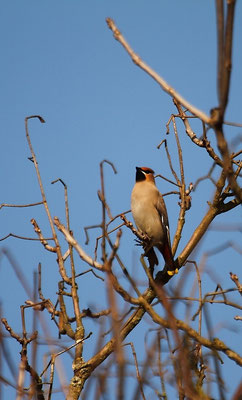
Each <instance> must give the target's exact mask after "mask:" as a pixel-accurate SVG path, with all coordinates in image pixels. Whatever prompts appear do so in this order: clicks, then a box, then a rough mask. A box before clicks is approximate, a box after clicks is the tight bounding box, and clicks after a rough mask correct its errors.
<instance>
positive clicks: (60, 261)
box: [25, 115, 71, 285]
mask: <svg viewBox="0 0 242 400" xmlns="http://www.w3.org/2000/svg"><path fill="white" fill-rule="evenodd" d="M32 118H38V119H39V121H40V122H41V123H45V120H44V119H43V118H42V117H41V116H40V115H31V116H29V117H26V118H25V132H26V138H27V142H28V145H29V149H30V152H31V156H32V159H33V162H34V166H35V170H36V174H37V178H38V183H39V187H40V192H41V196H42V200H43V203H44V207H45V211H46V214H47V217H48V220H49V224H50V227H51V231H52V235H53V239H54V241H55V245H56V253H57V262H58V265H59V272H60V275H61V277H62V279H63V280H64V281H65V282H66V283H67V284H69V285H70V284H71V281H70V279H69V278H68V276H67V275H66V270H65V266H64V261H63V257H62V254H61V247H60V244H59V241H58V238H57V235H56V231H55V227H54V224H53V221H52V218H51V215H50V210H49V207H48V203H47V200H46V196H45V192H44V187H43V184H42V180H41V176H40V172H39V166H38V162H37V159H36V156H35V153H34V149H33V146H32V143H31V140H30V136H29V129H28V120H29V119H32Z"/></svg>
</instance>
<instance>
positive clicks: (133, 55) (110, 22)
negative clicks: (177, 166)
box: [106, 18, 210, 124]
mask: <svg viewBox="0 0 242 400" xmlns="http://www.w3.org/2000/svg"><path fill="white" fill-rule="evenodd" d="M106 22H107V25H108V27H109V28H110V29H111V31H112V32H113V35H114V38H115V39H116V40H118V41H119V43H121V45H122V46H123V47H124V49H125V50H126V51H127V53H128V54H129V56H130V57H131V59H132V61H133V62H134V64H135V65H137V66H138V67H140V68H141V69H143V70H144V71H145V72H146V73H147V74H148V75H150V76H151V78H153V79H154V80H155V81H156V82H157V83H158V84H159V85H160V86H161V88H162V89H163V90H164V91H165V92H166V93H168V94H169V95H170V96H171V97H174V98H176V99H177V100H178V101H179V102H180V103H181V104H182V105H183V106H184V107H185V108H187V109H188V110H189V111H190V112H191V113H192V114H194V115H196V116H197V117H198V118H200V119H201V120H202V121H204V122H205V123H206V124H209V123H210V118H209V116H208V115H206V114H205V113H204V112H202V111H201V110H199V109H198V108H196V107H194V106H193V105H192V104H190V103H189V102H188V101H187V100H185V99H184V98H183V97H182V96H181V95H180V94H179V93H178V92H177V91H176V90H175V89H174V88H172V87H171V86H170V85H168V83H167V82H166V81H165V80H164V79H163V78H162V77H161V76H160V75H159V74H157V73H156V72H155V71H154V70H153V69H151V68H150V67H149V66H148V65H147V64H146V63H145V62H144V61H142V60H141V58H140V57H139V56H138V55H137V54H136V53H135V52H134V51H133V49H132V48H131V47H130V45H129V44H128V43H127V41H126V40H125V39H124V37H123V36H122V34H121V32H120V31H119V30H118V28H117V27H116V25H115V23H114V21H113V20H112V19H111V18H107V19H106Z"/></svg>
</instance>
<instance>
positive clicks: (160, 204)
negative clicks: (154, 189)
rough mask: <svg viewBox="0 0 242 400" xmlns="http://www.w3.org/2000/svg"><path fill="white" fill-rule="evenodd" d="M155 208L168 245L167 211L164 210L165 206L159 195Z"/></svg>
mask: <svg viewBox="0 0 242 400" xmlns="http://www.w3.org/2000/svg"><path fill="white" fill-rule="evenodd" d="M156 208H157V211H158V214H159V217H160V220H161V223H162V226H163V227H164V228H165V230H164V233H165V235H166V236H167V240H168V243H169V245H170V243H171V239H170V229H169V221H168V215H167V210H166V205H165V202H164V199H163V197H162V195H161V194H160V193H159V197H158V200H157V204H156Z"/></svg>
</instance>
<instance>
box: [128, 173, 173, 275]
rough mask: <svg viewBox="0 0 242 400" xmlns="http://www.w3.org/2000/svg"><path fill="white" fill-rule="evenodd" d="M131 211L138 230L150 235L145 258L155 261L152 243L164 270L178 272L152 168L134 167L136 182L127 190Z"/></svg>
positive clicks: (164, 208) (170, 272)
mask: <svg viewBox="0 0 242 400" xmlns="http://www.w3.org/2000/svg"><path fill="white" fill-rule="evenodd" d="M131 211H132V214H133V218H134V221H135V224H136V226H137V228H138V230H139V231H140V232H142V233H143V234H146V235H147V236H148V237H149V238H150V241H151V242H150V246H149V248H148V249H145V250H146V251H145V254H146V256H147V257H148V259H149V261H151V263H152V264H153V265H152V267H153V266H154V265H158V259H157V256H156V254H155V252H154V249H153V246H154V247H156V248H157V249H158V250H159V251H160V252H161V254H162V255H163V258H164V260H165V263H166V267H167V273H168V274H169V275H174V274H175V273H177V272H178V270H177V268H176V266H175V264H174V259H173V256H172V251H171V243H170V233H169V222H168V216H167V210H166V205H165V202H164V199H163V197H162V195H161V193H160V192H159V190H158V189H157V187H156V185H155V178H154V171H153V170H152V169H150V168H147V167H136V183H135V185H134V188H133V191H132V194H131Z"/></svg>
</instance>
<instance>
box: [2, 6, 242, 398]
mask: <svg viewBox="0 0 242 400" xmlns="http://www.w3.org/2000/svg"><path fill="white" fill-rule="evenodd" d="M241 12H242V5H241V2H238V4H237V8H236V18H235V41H234V57H233V71H232V80H231V96H230V102H229V106H228V109H227V114H226V119H227V120H229V121H235V122H240V123H241V122H242V121H241V115H242V114H241V111H242V109H241V108H242V105H241V87H242V78H241V63H242V59H241V57H242V56H241V55H242V44H241V35H242V27H241V23H240V20H239V16H240V15H241ZM106 17H111V18H113V19H114V20H115V22H116V24H117V26H118V28H119V29H120V30H121V32H122V33H123V35H124V36H125V38H126V39H127V40H128V42H129V43H130V45H131V46H132V47H133V49H134V50H135V51H136V52H137V53H138V54H139V55H140V57H141V58H142V59H143V60H144V61H145V62H147V63H148V64H149V65H150V66H151V67H152V68H154V69H155V70H156V71H157V72H159V73H160V74H161V76H162V77H163V78H165V79H166V80H167V81H168V82H169V83H170V84H171V85H172V86H173V87H174V88H176V90H178V91H179V92H180V93H181V94H182V95H183V96H184V97H185V98H186V99H187V100H188V101H190V102H191V103H192V104H194V105H196V106H197V107H198V108H201V109H202V110H203V111H205V112H206V113H207V114H208V113H209V110H210V109H211V108H212V107H214V106H216V105H217V95H216V21H215V6H214V2H212V1H211V0H203V1H193V0H187V1H185V2H181V1H179V0H170V1H169V2H168V1H161V0H160V1H158V0H153V1H152V2H148V1H144V0H139V1H138V0H136V1H135V0H133V1H127V0H124V1H122V2H117V1H107V0H103V1H98V0H93V1H88V2H87V1H77V0H72V1H64V0H58V1H57V0H52V1H51V2H50V1H46V0H43V1H41V2H38V1H26V0H22V1H21V2H19V1H3V0H2V1H1V13H0V48H1V67H0V71H1V74H0V87H1V93H0V119H1V131H2V134H1V135H2V136H1V137H2V146H1V171H0V176H1V200H0V202H1V203H14V204H25V203H31V202H36V201H40V200H41V198H40V192H39V187H38V183H37V179H36V175H35V171H34V167H33V164H32V163H31V162H29V161H28V159H27V158H28V157H29V156H30V152H29V149H28V147H27V142H26V139H25V130H24V118H25V117H26V116H28V115H32V114H40V115H41V116H42V117H43V118H44V119H45V120H46V124H40V123H39V121H38V120H32V121H30V122H29V128H30V134H31V140H32V143H33V146H34V149H35V152H36V155H37V158H38V162H39V167H40V171H41V175H42V178H43V183H44V185H45V190H46V195H47V199H48V201H49V205H50V209H51V212H52V215H53V216H54V215H57V216H59V217H60V219H61V220H62V221H64V197H63V189H62V187H61V185H60V184H55V185H51V183H50V182H51V181H52V180H54V179H57V178H59V177H60V178H62V179H63V180H64V181H65V183H66V184H67V185H68V191H69V204H70V210H71V227H72V229H73V231H74V233H75V235H76V237H77V238H78V240H79V241H80V243H81V244H82V245H83V246H84V241H85V239H84V233H83V227H84V226H86V225H92V224H97V223H99V222H101V206H100V203H99V201H98V198H97V190H98V189H99V188H100V173H99V163H100V161H102V160H103V159H108V160H110V161H111V162H113V163H114V164H115V167H116V168H117V171H118V174H117V175H114V174H113V172H112V170H111V168H110V167H109V166H108V165H105V181H106V194H107V200H108V203H109V205H110V207H111V210H112V214H113V215H116V214H118V213H120V212H122V211H125V210H128V209H129V208H130V193H131V190H132V186H133V183H134V176H135V166H136V165H139V166H142V165H145V166H150V167H152V168H153V169H154V170H155V171H156V172H157V173H161V174H162V175H165V176H167V177H168V178H171V179H172V176H171V173H170V171H169V168H168V163H167V160H166V158H165V152H164V149H161V150H157V148H156V146H157V145H158V143H159V142H160V141H161V140H162V139H163V138H164V137H165V132H166V130H165V124H166V123H167V121H168V119H169V116H170V114H171V113H174V112H176V110H175V109H174V106H173V103H172V100H171V99H170V98H169V97H168V95H167V94H165V93H164V92H163V91H162V90H161V89H160V87H159V86H158V85H157V84H156V83H155V82H154V81H153V80H151V78H150V77H148V76H147V75H146V74H145V73H144V72H143V71H141V70H139V69H138V68H137V67H136V66H135V65H134V64H133V63H132V62H131V60H130V58H129V57H128V55H127V54H126V53H125V51H124V49H123V48H122V47H121V45H120V44H119V43H118V42H117V41H116V40H114V38H113V36H112V33H111V31H110V30H109V29H108V27H107V25H106V22H105V18H106ZM178 126H179V129H180V132H181V134H180V139H181V143H182V146H183V156H184V160H185V161H184V164H185V173H186V182H187V183H189V182H194V181H195V180H196V179H197V178H198V177H199V176H201V175H204V174H206V173H207V172H208V169H209V167H210V165H211V163H210V161H208V157H207V155H206V154H205V153H204V152H203V151H202V150H201V149H198V148H196V147H194V145H192V144H191V143H190V141H189V139H188V138H187V137H186V136H185V132H184V131H183V129H182V125H181V124H178ZM194 126H195V129H197V131H199V130H200V132H202V130H201V125H200V124H199V123H194ZM171 131H172V130H171ZM238 134H241V129H238V128H226V135H227V138H228V140H229V142H230V143H233V141H234V140H235V139H236V137H237V136H238ZM210 140H211V142H212V143H214V138H213V136H212V134H211V137H210ZM168 143H169V146H170V149H171V152H173V155H174V163H175V166H177V165H178V164H177V162H176V161H175V159H176V152H175V150H174V146H175V144H174V143H175V142H174V137H173V135H172V133H171V134H170V136H169V137H168ZM231 146H232V145H231ZM231 148H233V149H234V147H231ZM237 149H238V147H237ZM157 184H158V186H159V189H160V191H161V192H163V193H164V192H167V191H170V190H172V189H173V188H171V187H170V185H169V184H167V183H166V182H164V181H161V180H158V183H157ZM212 193H213V186H212V184H211V183H208V182H206V183H202V184H201V185H200V187H199V189H198V190H197V191H196V192H195V193H194V194H193V205H192V209H191V211H189V213H188V214H187V224H186V227H185V229H184V233H183V238H182V241H181V246H180V249H182V248H183V246H184V245H185V243H186V242H187V240H188V239H189V237H190V235H191V233H192V231H193V229H194V227H195V226H196V225H197V224H198V223H199V221H200V219H201V217H202V215H203V214H204V212H205V211H206V207H207V203H206V202H207V200H211V198H212ZM167 206H168V211H169V218H170V225H171V233H172V234H173V233H174V231H175V226H176V220H177V215H178V212H179V209H178V207H177V199H174V198H172V197H171V196H169V199H167ZM33 217H34V218H36V219H37V221H38V222H39V223H40V225H41V227H42V229H43V232H44V234H45V235H46V236H50V230H49V227H48V224H47V219H46V217H45V213H44V211H43V210H42V209H41V207H40V206H38V207H36V208H29V209H12V208H3V209H1V210H0V218H1V224H0V226H1V228H0V236H1V237H3V236H5V235H7V234H8V233H9V232H12V233H15V234H18V235H22V236H30V237H34V232H33V229H32V226H31V224H30V222H29V221H30V219H31V218H33ZM240 218H241V213H239V210H238V209H235V210H233V211H231V212H230V213H229V215H225V216H223V217H219V218H218V220H217V221H216V223H219V222H220V223H221V222H223V223H224V224H225V223H230V224H238V223H239V221H240ZM98 234H100V232H99V231H92V232H91V233H90V236H91V242H90V245H89V246H88V247H85V250H86V251H88V252H90V253H92V251H93V247H94V242H95V238H96V236H97V235H98ZM227 241H234V242H235V243H241V239H240V237H239V236H238V232H233V231H231V232H230V231H229V232H223V231H222V232H217V231H211V232H210V233H209V235H208V236H207V237H206V238H205V239H204V240H203V242H202V244H201V246H199V248H198V250H197V252H196V253H195V254H194V256H195V257H196V259H197V261H198V262H199V261H200V260H201V255H202V253H203V252H204V251H207V250H210V249H211V248H214V247H216V246H217V245H219V244H221V243H225V242H227ZM63 244H64V242H63ZM1 246H4V247H5V248H6V247H7V249H8V250H9V251H10V252H11V254H13V255H14V257H15V259H16V260H17V261H18V263H19V265H20V266H21V269H22V270H23V271H24V274H25V276H26V278H27V279H28V280H29V282H30V284H31V282H32V271H33V270H34V269H36V267H37V265H38V262H42V264H43V271H44V272H43V279H44V284H45V288H46V297H48V296H49V297H52V298H53V299H54V298H55V297H54V296H55V293H56V290H57V287H56V279H58V278H57V277H58V275H57V271H56V265H55V257H53V256H50V255H49V254H48V255H47V254H46V252H45V251H44V250H43V249H42V248H41V247H40V245H39V244H38V243H30V242H24V241H19V240H17V239H13V238H9V239H8V240H7V241H5V242H1ZM121 254H122V256H123V258H124V261H125V262H126V263H127V266H129V265H131V264H132V263H133V264H134V265H136V267H137V265H138V267H137V268H141V267H140V265H139V262H138V256H139V249H137V248H134V242H133V237H132V236H131V234H130V232H127V231H125V232H124V235H123V238H122V248H121ZM130 260H133V261H132V263H130ZM231 260H232V263H231ZM239 265H241V257H240V256H239V254H238V253H237V252H236V251H234V250H233V249H231V248H229V249H227V250H225V251H224V252H222V253H221V255H219V256H217V258H216V257H211V258H210V259H209V266H208V275H210V278H211V276H215V277H216V278H214V279H215V282H217V280H219V281H222V284H223V285H224V287H230V286H232V284H231V283H230V280H229V272H230V270H232V271H233V272H234V273H238V274H239V272H240V271H239ZM82 268H83V265H82ZM209 268H210V269H209ZM131 270H132V267H130V271H131ZM0 274H1V277H2V278H1V279H2V281H4V282H5V284H4V288H3V290H2V293H1V302H2V307H3V314H4V316H5V315H7V316H8V319H9V323H10V324H11V325H12V326H13V328H14V329H16V330H17V331H18V330H19V329H20V314H19V309H18V307H19V305H21V304H23V303H24V301H25V300H26V295H25V293H24V291H23V290H22V289H21V287H20V284H19V283H18V282H17V281H16V279H15V277H14V274H13V272H12V269H11V268H10V266H9V264H8V262H7V260H6V258H5V257H2V260H1V270H0ZM141 276H143V275H142V273H141ZM90 281H91V278H89V279H87V281H86V283H85V284H84V285H83V287H82V290H81V293H80V298H81V301H83V302H84V303H85V304H83V307H82V308H85V307H86V306H87V305H88V304H93V303H94V304H95V303H96V301H95V300H96V299H94V298H93V297H92V296H91V297H90V298H88V294H90V293H92V291H91V290H90V288H88V289H87V290H86V286H87V285H89V282H90ZM173 281H174V282H171V287H173V286H174V287H175V285H176V280H175V279H174V280H173ZM91 282H92V283H91V285H92V286H91V287H92V290H93V291H94V292H95V291H96V290H97V291H98V290H99V283H96V281H93V280H92V281H91ZM95 285H97V287H96V286H95ZM80 286H81V285H80ZM214 288H215V283H213V284H212V283H211V279H210V280H209V279H207V280H205V287H204V289H203V290H204V293H206V292H207V291H208V290H213V289H214ZM10 290H11V293H14V296H13V295H11V296H9V291H10ZM100 290H101V288H100ZM86 292H87V293H86ZM88 292H90V293H88ZM100 293H102V294H101V295H100V296H104V300H103V301H104V303H105V301H106V300H105V293H103V292H100ZM86 299H87V300H86ZM53 301H54V300H53ZM237 301H238V299H237ZM215 307H216V306H214V309H215ZM216 310H218V311H216V313H217V314H218V316H219V315H220V317H221V315H222V313H223V311H222V310H223V306H220V308H216ZM233 316H234V314H233V311H232V313H230V314H228V316H226V318H227V319H226V321H223V322H224V325H226V327H228V326H229V327H232V330H238V329H239V324H238V322H237V323H235V322H234V321H233ZM220 323H221V318H220ZM222 325H223V324H222ZM218 329H220V331H219V334H221V336H222V338H223V340H225V341H227V342H229V343H230V342H231V337H230V335H232V336H233V341H234V343H237V344H238V343H239V342H236V340H238V332H236V334H235V333H234V332H233V331H232V333H231V331H230V330H228V329H227V328H222V327H221V326H220V325H219V327H218ZM236 338H237V339H236ZM234 347H236V345H235V346H234ZM16 349H18V347H16ZM16 351H19V350H16ZM232 364H233V363H232V362H230V361H229V362H228V363H227V364H226V367H225V368H226V377H228V379H226V380H228V381H230V378H229V377H230V374H231V377H232V376H233V382H234V384H233V385H230V386H229V387H228V391H229V392H228V393H230V394H231V393H232V392H233V390H234V388H235V386H236V384H237V383H238V381H239V375H238V369H235V368H234V365H232ZM6 375H7V371H6ZM7 393H8V392H7V389H6V388H5V389H4V396H5V397H4V399H5V398H7V397H6V396H7Z"/></svg>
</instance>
